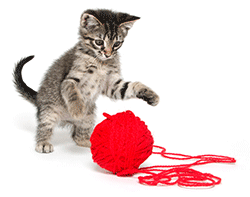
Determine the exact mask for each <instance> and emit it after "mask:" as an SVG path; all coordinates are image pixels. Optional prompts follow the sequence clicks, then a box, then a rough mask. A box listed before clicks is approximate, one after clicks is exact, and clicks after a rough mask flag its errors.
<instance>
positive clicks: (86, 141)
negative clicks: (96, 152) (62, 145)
mask: <svg viewBox="0 0 250 197" xmlns="http://www.w3.org/2000/svg"><path fill="white" fill-rule="evenodd" d="M75 142H76V144H77V146H82V147H86V148H90V147H91V143H90V140H89V139H83V140H81V141H77V140H75Z"/></svg>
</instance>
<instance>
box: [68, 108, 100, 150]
mask: <svg viewBox="0 0 250 197" xmlns="http://www.w3.org/2000/svg"><path fill="white" fill-rule="evenodd" d="M94 109H95V105H93V106H91V107H90V108H89V110H88V113H87V115H86V116H85V117H84V119H83V120H82V121H81V122H75V123H74V126H73V131H72V138H73V140H74V141H75V142H76V144H77V145H78V146H83V147H90V146H91V143H90V136H91V134H92V132H93V128H94V124H95V122H94V121H95V114H94Z"/></svg>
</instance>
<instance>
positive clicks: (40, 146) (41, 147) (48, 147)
mask: <svg viewBox="0 0 250 197" xmlns="http://www.w3.org/2000/svg"><path fill="white" fill-rule="evenodd" d="M36 151H37V152H39V153H52V152H53V151H54V149H53V145H52V144H50V143H48V142H39V143H37V144H36Z"/></svg>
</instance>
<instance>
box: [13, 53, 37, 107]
mask: <svg viewBox="0 0 250 197" xmlns="http://www.w3.org/2000/svg"><path fill="white" fill-rule="evenodd" d="M33 58H34V56H33V55H32V56H29V57H26V58H23V59H21V60H20V61H19V62H18V63H17V64H16V66H15V68H14V72H13V77H14V80H13V82H14V85H15V87H16V90H17V91H18V92H19V93H20V94H21V96H22V97H23V98H25V99H27V100H28V101H30V102H31V103H32V104H34V105H36V95H37V92H36V91H34V90H32V89H31V88H30V87H28V86H27V85H26V84H25V83H24V81H23V78H22V69H23V66H24V64H26V63H27V62H29V61H30V60H32V59H33Z"/></svg>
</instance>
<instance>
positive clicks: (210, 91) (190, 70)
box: [0, 0, 250, 197]
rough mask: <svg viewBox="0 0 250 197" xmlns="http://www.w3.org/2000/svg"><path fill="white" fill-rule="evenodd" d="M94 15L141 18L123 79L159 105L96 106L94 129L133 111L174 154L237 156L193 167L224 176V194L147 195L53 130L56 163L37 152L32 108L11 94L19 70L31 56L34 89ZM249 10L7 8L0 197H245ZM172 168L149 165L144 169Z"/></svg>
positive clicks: (162, 5)
mask: <svg viewBox="0 0 250 197" xmlns="http://www.w3.org/2000/svg"><path fill="white" fill-rule="evenodd" d="M3 2H4V3H3ZM88 8H108V9H113V10H116V11H123V12H128V13H130V14H133V15H136V16H140V17H141V19H140V20H139V21H138V22H136V23H135V25H134V27H133V28H132V29H131V30H130V32H129V34H128V37H127V39H126V41H125V43H124V45H123V47H122V48H121V49H120V54H121V62H122V71H123V76H124V78H125V79H127V80H129V81H141V82H143V83H145V84H146V85H148V86H149V87H151V88H152V89H153V90H155V91H156V92H157V93H158V94H159V96H160V99H161V100H160V104H159V105H158V106H156V107H151V106H148V105H147V104H146V103H145V102H143V101H141V100H136V99H135V100H129V101H117V102H112V101H110V100H109V99H107V98H104V97H100V98H99V99H98V101H97V105H98V111H97V117H98V118H97V122H100V121H101V120H103V116H102V113H103V112H107V113H109V114H115V113H117V112H121V111H124V110H127V109H129V110H132V111H133V112H134V113H135V114H136V115H137V116H139V117H140V118H141V119H142V120H144V121H145V122H146V124H147V125H148V127H149V129H150V130H151V132H152V134H153V136H154V140H155V144H157V145H161V146H164V147H166V149H167V151H168V152H177V153H183V154H191V155H197V154H221V155H228V156H232V157H235V158H236V159H237V163H236V164H235V165H228V164H209V165H205V166H201V167H196V168H195V169H198V170H200V171H202V172H208V173H212V174H214V175H216V176H220V177H221V178H222V183H221V184H220V185H218V186H215V187H214V188H211V189H185V188H180V187H178V186H169V187H164V186H158V187H150V186H143V185H140V184H139V183H138V181H137V178H136V177H130V178H120V177H116V176H115V175H111V174H108V173H106V172H105V171H104V170H102V169H101V168H99V167H98V166H97V165H96V164H95V163H93V162H92V159H91V153H90V150H89V149H85V148H80V147H77V146H76V145H75V143H74V142H73V141H72V140H71V138H70V133H69V131H68V130H67V129H61V128H58V129H56V131H55V134H54V136H53V139H52V143H53V144H54V149H55V151H54V152H53V153H52V154H38V153H36V152H35V150H34V149H35V140H34V137H35V131H36V116H35V114H36V109H35V107H33V106H32V105H31V104H30V103H28V102H26V101H25V100H23V99H22V98H20V97H19V96H18V94H17V93H16V92H15V90H14V88H13V83H12V70H13V68H14V64H15V63H16V62H17V61H18V60H19V59H20V58H22V57H26V56H29V55H35V58H34V60H32V61H31V62H29V63H28V64H27V65H26V66H25V67H24V70H23V78H24V81H25V82H26V83H27V84H28V85H29V86H30V87H32V88H33V89H34V90H37V89H38V87H39V83H40V82H41V80H42V77H43V75H44V73H45V72H46V70H47V69H48V68H49V66H50V65H51V64H52V63H53V61H54V60H55V59H57V58H58V57H59V56H60V55H62V54H63V53H64V52H65V51H66V50H68V49H69V48H71V47H73V46H74V44H75V43H76V42H77V39H78V34H77V33H78V25H79V19H80V15H81V14H82V12H83V11H84V10H85V9H88ZM249 10H250V2H249V1H247V0H246V1H242V0H235V1H232V0H225V1H222V0H209V1H203V0H196V1H194V0H192V1H189V0H188V1H187V0H183V1H180V0H175V1H168V0H167V1H158V0H154V1H135V0H133V1H130V0H126V1H109V0H103V1H95V0H92V1H88V0H81V1H76V0H71V1H56V0H54V1H52V0H48V1H47V0H43V1H28V0H22V1H17V0H16V1H11V0H9V1H1V3H0V20H1V23H0V27H1V31H0V35H1V36H0V43H1V44H0V50H1V77H0V80H1V82H0V86H1V97H0V99H1V102H0V105H1V106H0V107H1V132H0V135H1V137H0V146H1V148H0V151H1V162H0V170H1V172H0V178H1V189H0V193H1V196H43V197H44V196H48V197H50V196H88V195H91V196H100V195H101V196H110V197H112V196H146V195H148V196H192V197H195V196H226V195H234V194H235V195H240V196H249V195H250V192H249V186H250V185H249V176H250V137H249V133H250V132H249V131H250V122H249V120H250V92H249V90H250V77H249V76H250V56H249V54H250V25H249V24H250V11H249ZM170 163H171V161H169V160H167V159H161V158H160V156H151V157H150V158H149V159H148V160H147V161H146V162H145V164H144V166H150V165H158V164H166V165H167V164H170Z"/></svg>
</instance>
